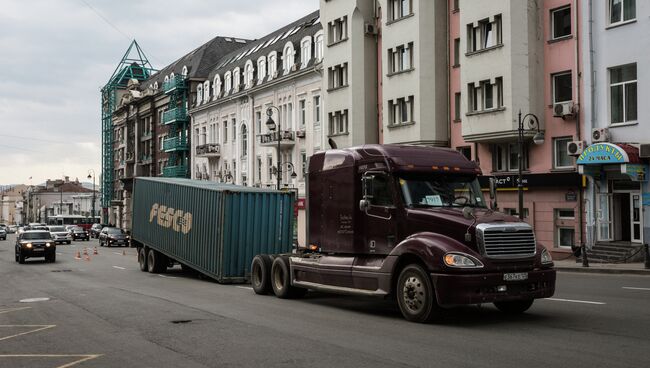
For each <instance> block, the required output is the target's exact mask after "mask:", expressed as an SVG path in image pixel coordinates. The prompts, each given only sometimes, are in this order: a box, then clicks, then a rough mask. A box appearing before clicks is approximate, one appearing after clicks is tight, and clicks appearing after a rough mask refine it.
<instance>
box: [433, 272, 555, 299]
mask: <svg viewBox="0 0 650 368" xmlns="http://www.w3.org/2000/svg"><path fill="white" fill-rule="evenodd" d="M527 273H528V279H526V280H524V281H504V276H503V275H504V273H482V274H471V275H450V274H437V273H432V274H431V279H432V281H433V285H434V287H435V290H436V296H437V297H438V304H440V305H441V306H453V305H462V304H479V303H492V302H500V301H511V300H524V299H538V298H550V297H551V296H553V294H554V293H555V270H554V269H541V270H540V269H538V270H533V271H528V272H527Z"/></svg>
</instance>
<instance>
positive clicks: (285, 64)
mask: <svg viewBox="0 0 650 368" xmlns="http://www.w3.org/2000/svg"><path fill="white" fill-rule="evenodd" d="M295 56H296V52H295V50H294V49H293V43H291V42H287V44H286V45H284V51H283V53H282V69H283V70H284V74H285V75H286V74H289V72H291V68H293V64H294V63H295V61H294V57H295Z"/></svg>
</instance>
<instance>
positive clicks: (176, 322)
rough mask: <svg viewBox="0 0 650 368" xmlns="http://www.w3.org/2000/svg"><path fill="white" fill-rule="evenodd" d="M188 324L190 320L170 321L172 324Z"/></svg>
mask: <svg viewBox="0 0 650 368" xmlns="http://www.w3.org/2000/svg"><path fill="white" fill-rule="evenodd" d="M190 322H192V320H191V319H179V320H176V321H172V323H174V324H180V323H190Z"/></svg>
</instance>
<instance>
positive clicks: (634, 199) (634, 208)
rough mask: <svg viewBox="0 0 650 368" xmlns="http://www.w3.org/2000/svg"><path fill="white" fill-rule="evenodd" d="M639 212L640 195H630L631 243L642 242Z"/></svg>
mask: <svg viewBox="0 0 650 368" xmlns="http://www.w3.org/2000/svg"><path fill="white" fill-rule="evenodd" d="M641 216H642V212H641V195H640V194H639V193H631V194H630V226H631V227H632V228H631V229H630V230H631V231H632V241H633V242H635V243H641V242H643V235H642V234H643V231H641V224H642V223H643V221H642V219H641Z"/></svg>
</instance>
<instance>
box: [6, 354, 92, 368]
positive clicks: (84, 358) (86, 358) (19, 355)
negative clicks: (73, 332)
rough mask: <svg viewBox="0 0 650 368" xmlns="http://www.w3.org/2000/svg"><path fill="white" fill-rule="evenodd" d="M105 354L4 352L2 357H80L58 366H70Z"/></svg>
mask: <svg viewBox="0 0 650 368" xmlns="http://www.w3.org/2000/svg"><path fill="white" fill-rule="evenodd" d="M101 356H103V354H87V355H70V354H2V355H0V358H80V359H78V360H75V361H74V362H70V363H67V364H64V365H60V366H58V367H57V368H70V367H73V366H75V365H78V364H81V363H83V362H87V361H89V360H92V359H96V358H99V357H101Z"/></svg>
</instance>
